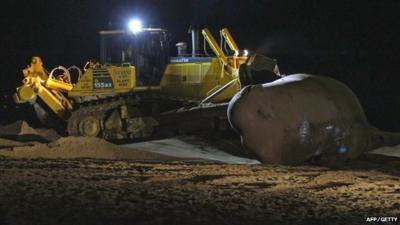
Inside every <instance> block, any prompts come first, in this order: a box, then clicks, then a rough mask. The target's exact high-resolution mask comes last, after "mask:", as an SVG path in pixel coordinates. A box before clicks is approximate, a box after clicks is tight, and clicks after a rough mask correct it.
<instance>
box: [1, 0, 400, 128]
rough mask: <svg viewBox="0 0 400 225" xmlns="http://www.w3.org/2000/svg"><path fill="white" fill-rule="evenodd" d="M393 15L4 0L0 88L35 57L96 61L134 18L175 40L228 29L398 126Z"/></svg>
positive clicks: (343, 5)
mask: <svg viewBox="0 0 400 225" xmlns="http://www.w3.org/2000/svg"><path fill="white" fill-rule="evenodd" d="M399 12H400V3H399V1H396V0H370V1H351V0H348V1H328V0H326V1H318V0H304V1H300V0H292V1H289V0H275V1H272V0H259V1H256V0H159V1H155V0H140V1H135V0H130V1H128V0H107V1H106V0H64V1H55V0H52V1H47V0H36V1H18V0H13V1H11V0H6V1H2V17H1V24H0V25H1V51H2V54H1V55H2V60H1V62H2V63H1V68H2V71H1V75H0V79H1V80H0V83H1V85H0V88H1V92H2V93H10V92H12V91H13V90H14V88H15V87H16V86H17V84H19V83H20V81H21V78H22V73H21V69H23V68H24V67H25V66H26V65H27V64H28V63H29V61H30V58H31V56H33V55H39V56H41V57H42V59H43V61H44V63H45V67H46V68H48V69H51V68H52V67H54V66H57V65H65V66H69V65H72V64H76V65H78V66H79V67H82V66H83V65H84V63H85V62H86V61H87V60H89V59H98V55H99V50H98V49H99V47H98V46H99V38H98V31H99V30H102V29H114V28H125V26H126V22H127V20H128V19H129V18H131V17H137V18H141V19H142V20H143V21H144V24H145V25H147V26H152V27H162V28H166V29H168V30H169V31H170V32H171V34H172V38H173V42H172V43H175V42H177V41H189V38H190V37H189V35H188V34H187V30H188V28H189V25H191V24H192V25H196V26H207V27H209V28H210V29H211V31H212V32H213V33H214V34H217V33H216V32H217V31H218V30H219V29H220V28H222V27H224V26H227V27H229V28H230V30H231V33H232V34H233V36H234V37H235V39H236V41H237V42H238V45H239V47H241V48H242V49H243V48H246V49H249V50H250V51H252V52H259V53H261V54H265V55H267V56H269V57H273V58H276V59H277V60H278V62H279V65H280V69H281V72H282V73H285V74H292V73H301V72H305V73H311V74H318V75H326V76H331V77H334V78H336V79H338V80H340V81H342V82H344V83H346V84H347V85H348V86H350V88H351V89H352V90H353V91H354V92H355V93H356V95H357V96H358V97H359V98H360V101H361V104H362V105H363V107H364V109H365V111H366V114H367V117H368V118H369V120H370V121H371V123H372V124H374V125H376V126H378V127H379V128H383V129H386V130H391V131H400V88H399V87H400V86H399V84H400V83H399V81H400V79H399V76H400V56H399V49H400V48H399V41H400V38H399V32H398V31H399V29H400V23H399V19H400V16H399ZM215 36H217V35H215ZM3 95H4V94H3ZM2 116H3V117H4V116H5V115H2Z"/></svg>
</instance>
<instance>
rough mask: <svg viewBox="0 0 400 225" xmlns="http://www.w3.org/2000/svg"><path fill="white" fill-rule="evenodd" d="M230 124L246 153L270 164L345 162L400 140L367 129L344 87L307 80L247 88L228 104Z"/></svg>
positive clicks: (334, 82)
mask: <svg viewBox="0 0 400 225" xmlns="http://www.w3.org/2000/svg"><path fill="white" fill-rule="evenodd" d="M228 119H229V122H230V124H231V126H232V128H233V129H234V130H235V131H237V132H238V133H239V134H240V135H241V138H242V144H243V146H244V148H245V149H247V150H249V151H251V152H253V153H255V154H256V155H257V156H258V158H259V160H260V161H261V162H262V163H269V164H286V165H297V164H302V163H304V162H306V161H318V162H324V163H335V162H338V161H346V160H350V159H355V158H357V157H358V156H359V155H360V154H362V153H363V152H365V151H368V150H371V149H372V148H376V147H378V146H381V145H385V144H392V145H393V144H394V143H399V140H400V139H399V138H398V135H397V134H390V133H387V135H386V133H385V132H382V131H380V130H378V129H376V128H375V127H373V126H371V125H370V124H369V123H368V121H367V118H366V116H365V114H364V111H363V108H362V106H361V104H360V102H359V101H358V99H357V97H356V95H355V94H354V93H353V92H352V91H351V89H350V88H349V87H347V86H346V85H345V84H343V83H341V82H339V81H337V80H334V79H332V78H329V77H324V76H314V75H308V74H293V75H288V76H285V77H283V78H281V79H278V80H276V81H273V82H270V83H265V84H257V85H251V86H247V87H245V88H243V89H242V90H241V91H240V92H239V93H237V94H236V95H235V96H234V97H233V98H232V100H231V101H230V103H229V107H228ZM385 135H386V136H385ZM389 142H390V143H389Z"/></svg>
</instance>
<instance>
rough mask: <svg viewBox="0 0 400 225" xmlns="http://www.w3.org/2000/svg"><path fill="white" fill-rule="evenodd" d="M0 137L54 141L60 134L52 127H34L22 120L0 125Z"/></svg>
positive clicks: (18, 139) (17, 139)
mask: <svg viewBox="0 0 400 225" xmlns="http://www.w3.org/2000/svg"><path fill="white" fill-rule="evenodd" d="M0 137H5V138H7V139H12V140H16V141H25V142H26V141H41V142H50V141H55V140H57V139H58V138H60V137H61V136H60V135H59V134H58V133H57V132H56V131H55V130H52V129H47V128H38V129H34V128H32V127H31V126H29V124H28V123H27V122H25V121H23V120H18V121H16V122H14V123H11V124H7V125H4V126H0Z"/></svg>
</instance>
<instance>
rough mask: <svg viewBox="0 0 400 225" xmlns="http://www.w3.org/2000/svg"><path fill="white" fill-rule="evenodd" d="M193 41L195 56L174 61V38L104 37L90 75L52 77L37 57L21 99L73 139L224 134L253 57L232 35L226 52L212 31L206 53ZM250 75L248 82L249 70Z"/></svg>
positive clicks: (146, 34) (150, 31)
mask: <svg viewBox="0 0 400 225" xmlns="http://www.w3.org/2000/svg"><path fill="white" fill-rule="evenodd" d="M191 34H192V53H191V54H188V53H187V52H186V49H187V44H186V43H183V42H181V43H178V44H176V47H177V50H178V54H177V56H176V57H170V54H169V45H170V40H169V34H168V31H167V30H164V29H155V28H145V29H140V30H135V31H133V32H132V31H130V30H108V31H100V38H101V49H100V62H94V61H90V62H88V63H87V64H86V65H85V66H84V68H83V71H82V70H81V69H79V68H78V67H76V66H73V67H69V68H65V67H62V66H59V67H56V68H54V69H53V70H51V71H50V72H49V71H47V70H46V69H44V67H43V62H42V60H41V59H40V58H39V57H33V58H32V62H31V64H30V65H29V66H28V68H26V69H24V70H23V75H24V79H23V85H22V86H20V87H18V88H17V92H16V94H15V97H14V99H15V101H16V102H17V103H24V102H30V103H32V104H33V107H34V109H35V111H36V114H37V116H38V118H39V119H40V120H41V122H42V123H44V124H46V125H48V126H52V127H56V128H57V129H58V130H59V131H61V132H63V131H64V133H66V134H68V135H74V136H93V137H94V136H98V137H102V138H104V139H107V140H121V139H136V138H139V139H142V138H150V137H153V136H154V135H156V134H158V133H160V132H161V131H162V132H167V133H168V132H172V133H174V132H185V131H188V130H189V131H190V130H196V129H200V128H199V127H201V129H215V128H217V129H225V128H226V127H227V126H226V124H227V123H226V102H227V101H229V100H230V98H231V97H232V96H233V95H234V94H235V93H237V92H238V91H239V90H240V87H241V82H240V77H241V76H242V75H240V76H239V68H240V66H241V65H242V64H243V63H245V62H246V61H247V62H248V63H247V64H248V66H249V65H251V62H249V60H248V56H247V54H248V53H247V51H241V50H239V48H238V47H237V44H236V42H235V41H234V39H233V38H232V35H231V34H230V33H229V31H228V29H227V28H224V29H222V30H221V31H220V36H221V44H220V45H219V44H218V43H217V41H216V40H215V39H214V37H213V36H212V35H211V33H210V31H209V30H208V29H207V28H205V29H203V30H201V34H202V36H203V38H204V46H203V47H204V51H205V52H204V53H200V51H199V50H200V48H199V46H200V45H199V32H198V31H197V30H194V29H192V30H191ZM206 43H207V44H206ZM226 44H227V45H228V46H229V49H227V48H226ZM223 46H225V48H223ZM207 48H210V49H211V50H212V52H213V53H214V56H210V55H209V54H208V53H207V51H206V49H207ZM223 49H224V50H225V51H224V50H223ZM252 61H254V57H253V58H252ZM273 66H274V67H276V63H275V64H273ZM276 68H277V67H276ZM243 71H244V72H243V74H245V75H243V76H244V77H247V80H248V74H247V73H246V71H247V72H248V71H249V70H248V69H246V70H243ZM246 74H247V75H246ZM242 80H243V78H242Z"/></svg>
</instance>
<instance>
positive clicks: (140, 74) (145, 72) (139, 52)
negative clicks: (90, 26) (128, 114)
mask: <svg viewBox="0 0 400 225" xmlns="http://www.w3.org/2000/svg"><path fill="white" fill-rule="evenodd" d="M100 39H101V40H100V62H101V63H103V64H112V65H121V64H127V63H129V64H131V65H133V66H135V68H136V79H137V85H138V86H144V85H145V86H153V85H159V84H160V81H161V78H162V75H163V72H164V70H165V67H166V65H167V63H168V57H169V52H168V51H169V38H168V31H167V30H164V29H154V28H146V29H143V30H141V31H140V32H137V33H132V32H130V31H127V30H110V31H100Z"/></svg>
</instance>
